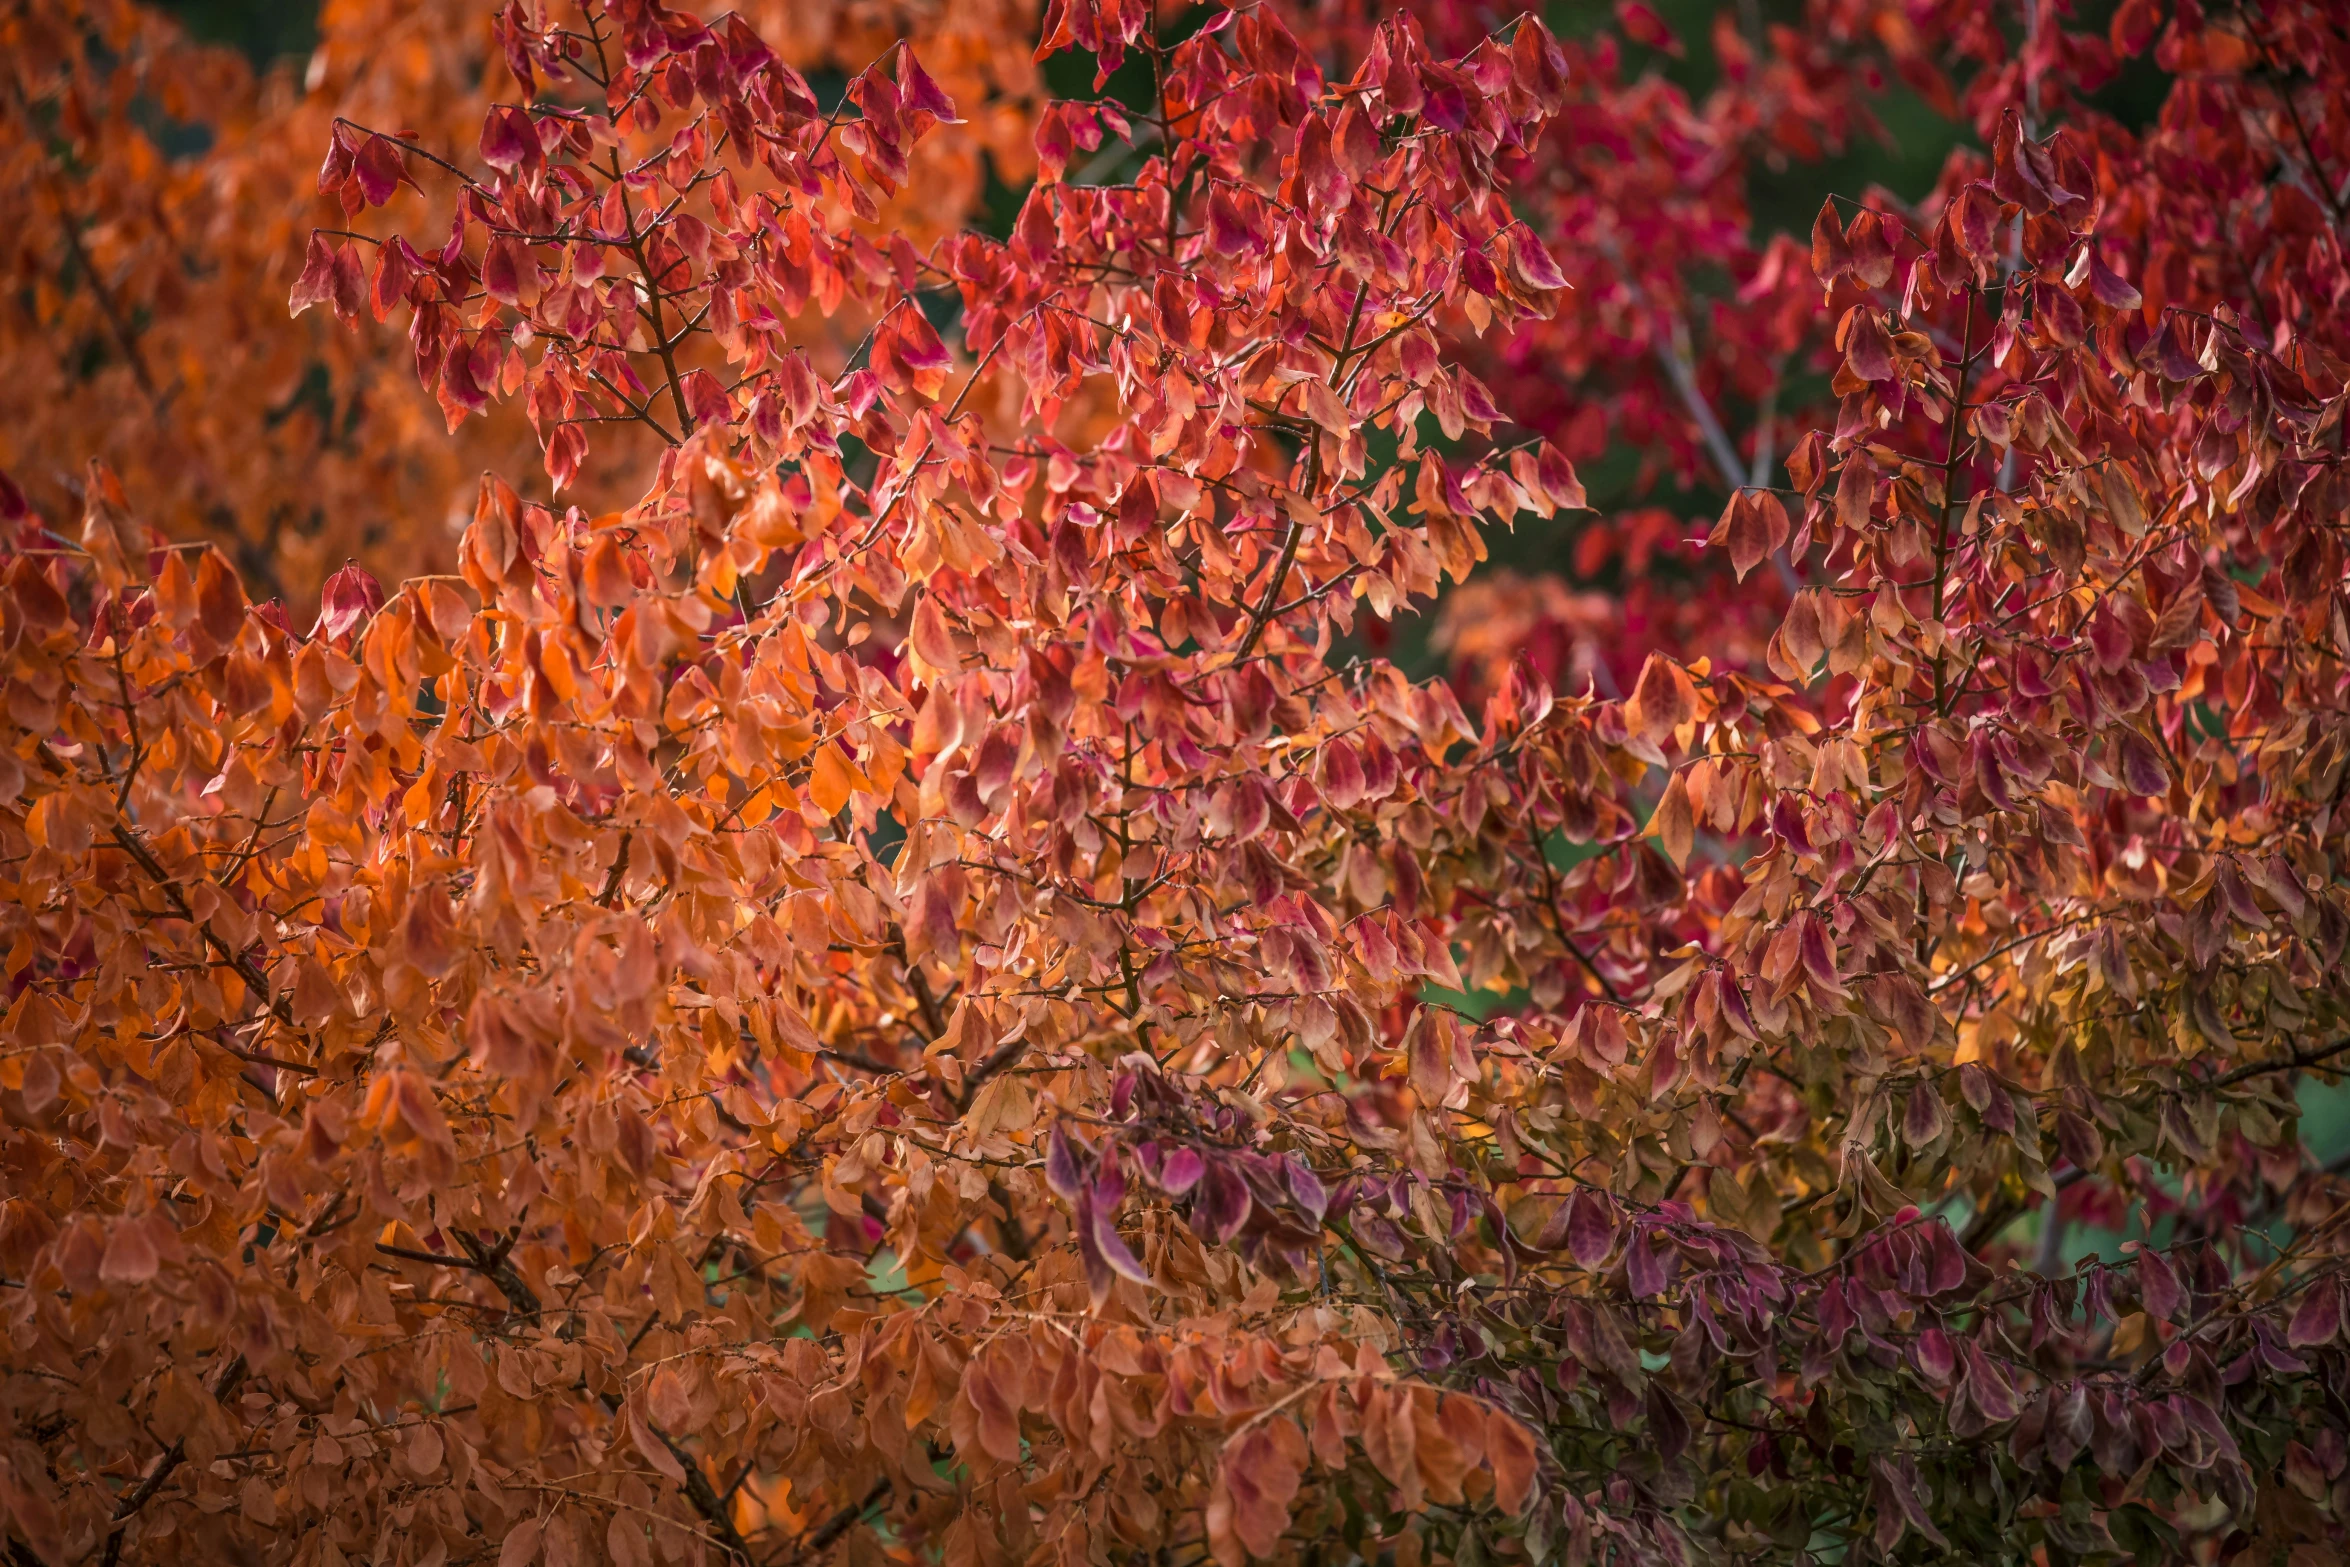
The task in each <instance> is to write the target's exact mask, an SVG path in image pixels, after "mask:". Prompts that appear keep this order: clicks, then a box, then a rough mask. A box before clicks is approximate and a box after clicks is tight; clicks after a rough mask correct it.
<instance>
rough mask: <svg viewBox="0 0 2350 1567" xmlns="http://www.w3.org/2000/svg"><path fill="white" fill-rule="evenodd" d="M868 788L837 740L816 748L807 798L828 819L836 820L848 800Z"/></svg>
mask: <svg viewBox="0 0 2350 1567" xmlns="http://www.w3.org/2000/svg"><path fill="white" fill-rule="evenodd" d="M864 786H865V779H864V775H863V774H862V773H860V772H858V771H857V766H856V764H855V763H854V762H851V761H850V760H849V758H848V753H847V752H846V751H844V750H843V749H842V748H841V743H840V742H839V741H838V740H833V741H828V742H826V743H825V744H824V745H821V746H819V747H817V749H816V758H815V761H814V762H813V763H812V764H811V765H810V772H809V775H808V797H809V798H810V799H812V800H814V801H815V802H816V808H817V809H818V810H820V811H822V812H823V813H824V814H825V815H827V816H837V815H839V814H840V812H841V809H842V807H844V806H846V805H847V804H848V803H849V796H850V795H851V794H853V793H855V792H856V791H857V790H858V789H860V788H863V787H864Z"/></svg>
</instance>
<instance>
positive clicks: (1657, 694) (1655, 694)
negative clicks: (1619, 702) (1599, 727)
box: [1624, 653, 1697, 745]
mask: <svg viewBox="0 0 2350 1567" xmlns="http://www.w3.org/2000/svg"><path fill="white" fill-rule="evenodd" d="M1696 716H1697V693H1696V690H1695V688H1694V687H1693V686H1692V685H1691V684H1690V680H1689V676H1688V673H1687V672H1686V671H1685V670H1683V669H1682V668H1681V667H1680V665H1678V664H1676V663H1674V662H1673V661H1672V660H1670V659H1668V658H1666V657H1664V656H1663V655H1662V654H1658V653H1651V654H1649V655H1648V658H1647V660H1646V661H1645V662H1644V663H1642V665H1641V666H1640V679H1639V681H1638V683H1637V684H1635V685H1634V686H1633V688H1632V695H1631V698H1630V699H1629V700H1628V701H1626V702H1625V704H1624V725H1625V727H1626V728H1628V729H1630V730H1631V731H1632V733H1634V734H1636V735H1638V736H1640V737H1641V738H1642V739H1644V740H1646V741H1647V742H1648V743H1649V744H1651V745H1661V744H1662V743H1663V742H1664V741H1665V740H1666V739H1667V738H1669V737H1670V736H1671V735H1672V733H1673V731H1674V730H1676V729H1678V728H1680V727H1681V725H1683V724H1685V723H1687V722H1689V721H1690V720H1691V719H1692V718H1694V717H1696Z"/></svg>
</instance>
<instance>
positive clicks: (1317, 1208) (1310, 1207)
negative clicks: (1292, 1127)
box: [1281, 1154, 1330, 1224]
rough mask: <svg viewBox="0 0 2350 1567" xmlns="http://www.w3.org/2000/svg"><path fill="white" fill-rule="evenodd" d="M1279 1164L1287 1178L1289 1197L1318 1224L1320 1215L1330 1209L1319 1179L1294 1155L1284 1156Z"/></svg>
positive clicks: (1326, 1193)
mask: <svg viewBox="0 0 2350 1567" xmlns="http://www.w3.org/2000/svg"><path fill="white" fill-rule="evenodd" d="M1281 1163H1282V1167H1283V1169H1284V1170H1285V1171H1286V1172H1287V1173H1288V1176H1289V1195H1290V1196H1292V1197H1295V1198H1296V1199H1297V1205H1298V1206H1299V1207H1301V1208H1303V1209H1305V1210H1306V1212H1308V1213H1310V1214H1312V1215H1313V1216H1314V1222H1315V1223H1317V1224H1318V1223H1320V1222H1321V1219H1322V1215H1323V1214H1324V1213H1325V1212H1326V1211H1328V1209H1329V1207H1330V1193H1329V1192H1328V1191H1327V1190H1326V1189H1325V1188H1324V1187H1323V1185H1322V1180H1321V1177H1320V1176H1317V1175H1316V1174H1314V1172H1313V1169H1312V1167H1311V1166H1309V1165H1308V1164H1307V1163H1306V1162H1305V1161H1304V1160H1303V1159H1300V1158H1299V1157H1298V1156H1297V1155H1296V1154H1288V1155H1285V1156H1284V1157H1283V1159H1282V1161H1281Z"/></svg>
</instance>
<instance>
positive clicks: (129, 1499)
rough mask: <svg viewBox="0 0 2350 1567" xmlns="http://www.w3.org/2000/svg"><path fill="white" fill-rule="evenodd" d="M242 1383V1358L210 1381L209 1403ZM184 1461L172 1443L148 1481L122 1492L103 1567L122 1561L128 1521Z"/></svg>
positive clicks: (182, 1447)
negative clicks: (210, 1394) (123, 1542)
mask: <svg viewBox="0 0 2350 1567" xmlns="http://www.w3.org/2000/svg"><path fill="white" fill-rule="evenodd" d="M244 1380H245V1357H244V1356H242V1355H238V1356H236V1357H235V1358H234V1359H232V1360H230V1361H229V1363H228V1364H227V1365H225V1366H223V1367H221V1368H220V1375H219V1376H217V1377H215V1378H213V1381H212V1401H213V1402H214V1403H216V1404H217V1403H219V1402H220V1401H221V1400H223V1399H225V1398H227V1397H228V1396H229V1395H230V1394H231V1393H234V1392H235V1391H236V1390H237V1384H238V1383H240V1382H242V1381H244ZM185 1457H187V1444H186V1443H185V1442H184V1441H181V1442H174V1443H172V1444H171V1446H169V1447H167V1448H165V1449H164V1450H163V1454H162V1456H161V1457H159V1458H157V1459H156V1460H155V1467H154V1468H153V1469H150V1470H148V1471H147V1477H146V1478H145V1479H143V1480H141V1481H140V1482H139V1483H138V1484H137V1485H135V1486H133V1487H131V1489H130V1490H129V1491H127V1492H125V1493H124V1495H123V1498H122V1500H121V1501H120V1502H117V1503H116V1504H115V1508H114V1526H113V1527H112V1528H111V1529H109V1530H108V1531H107V1532H106V1555H105V1558H104V1561H105V1567H114V1564H115V1563H116V1562H117V1561H119V1560H121V1559H122V1541H123V1535H124V1533H125V1531H127V1530H128V1529H129V1528H130V1522H131V1519H132V1518H134V1517H136V1516H137V1515H138V1512H139V1509H140V1508H142V1507H145V1506H146V1505H147V1504H148V1503H149V1502H151V1501H153V1500H154V1499H155V1493H156V1492H158V1491H160V1490H162V1489H163V1485H164V1482H165V1481H167V1480H169V1479H170V1478H171V1476H172V1472H173V1471H174V1470H176V1469H178V1468H179V1466H180V1460H182V1459H183V1458H185Z"/></svg>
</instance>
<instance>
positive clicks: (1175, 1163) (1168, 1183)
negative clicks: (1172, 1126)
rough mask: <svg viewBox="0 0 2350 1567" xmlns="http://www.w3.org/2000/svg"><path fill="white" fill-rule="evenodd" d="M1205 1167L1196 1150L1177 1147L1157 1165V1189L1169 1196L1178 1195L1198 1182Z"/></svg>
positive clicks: (1205, 1170)
mask: <svg viewBox="0 0 2350 1567" xmlns="http://www.w3.org/2000/svg"><path fill="white" fill-rule="evenodd" d="M1207 1168H1208V1166H1207V1161H1206V1160H1204V1159H1202V1158H1201V1157H1200V1156H1199V1153H1198V1151H1197V1150H1195V1149H1190V1148H1178V1149H1176V1150H1175V1151H1174V1152H1173V1153H1171V1154H1169V1155H1167V1160H1166V1162H1165V1163H1164V1164H1162V1165H1160V1166H1159V1189H1160V1190H1161V1191H1163V1192H1165V1193H1166V1194H1167V1195H1168V1196H1170V1197H1180V1196H1182V1195H1183V1194H1184V1193H1185V1192H1187V1191H1190V1190H1191V1189H1192V1188H1193V1187H1194V1186H1197V1185H1198V1184H1199V1178H1200V1176H1202V1175H1203V1174H1205V1173H1206V1172H1207Z"/></svg>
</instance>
